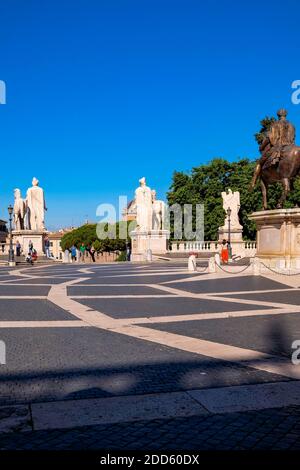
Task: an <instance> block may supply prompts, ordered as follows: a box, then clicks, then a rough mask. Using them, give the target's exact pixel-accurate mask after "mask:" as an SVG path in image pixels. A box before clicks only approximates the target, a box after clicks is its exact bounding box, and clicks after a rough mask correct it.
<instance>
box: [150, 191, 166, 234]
mask: <svg viewBox="0 0 300 470" xmlns="http://www.w3.org/2000/svg"><path fill="white" fill-rule="evenodd" d="M151 193H152V229H153V230H163V228H164V215H165V203H164V201H160V200H159V199H156V191H155V190H154V189H153V191H151Z"/></svg>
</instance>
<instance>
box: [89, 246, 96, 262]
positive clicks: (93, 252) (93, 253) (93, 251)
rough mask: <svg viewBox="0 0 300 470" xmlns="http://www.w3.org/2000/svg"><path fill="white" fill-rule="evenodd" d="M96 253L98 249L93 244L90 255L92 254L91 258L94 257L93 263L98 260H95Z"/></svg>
mask: <svg viewBox="0 0 300 470" xmlns="http://www.w3.org/2000/svg"><path fill="white" fill-rule="evenodd" d="M95 253H96V250H95V248H94V247H93V245H92V246H91V248H90V255H91V258H92V261H93V263H96V260H95Z"/></svg>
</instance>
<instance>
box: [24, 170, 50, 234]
mask: <svg viewBox="0 0 300 470" xmlns="http://www.w3.org/2000/svg"><path fill="white" fill-rule="evenodd" d="M38 184H39V181H38V180H37V179H36V178H33V180H32V187H31V188H28V190H27V197H26V202H27V211H28V213H27V215H28V229H29V230H37V231H44V230H45V223H44V219H45V215H44V214H45V210H47V208H46V204H45V198H44V191H43V189H42V188H40V187H39V186H38Z"/></svg>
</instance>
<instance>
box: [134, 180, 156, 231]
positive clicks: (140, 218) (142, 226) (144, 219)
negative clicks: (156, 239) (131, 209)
mask: <svg viewBox="0 0 300 470" xmlns="http://www.w3.org/2000/svg"><path fill="white" fill-rule="evenodd" d="M139 183H140V187H139V188H137V189H136V190H135V203H136V223H137V230H139V231H148V230H151V228H152V194H151V189H150V188H149V187H148V186H146V179H145V178H144V177H143V178H141V179H140V180H139Z"/></svg>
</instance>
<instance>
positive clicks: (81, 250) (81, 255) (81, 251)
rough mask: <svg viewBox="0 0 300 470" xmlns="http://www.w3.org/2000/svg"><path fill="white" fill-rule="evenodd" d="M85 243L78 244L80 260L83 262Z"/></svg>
mask: <svg viewBox="0 0 300 470" xmlns="http://www.w3.org/2000/svg"><path fill="white" fill-rule="evenodd" d="M85 250H86V248H85V244H84V243H81V246H80V259H81V261H82V262H83V263H84V258H85Z"/></svg>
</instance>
